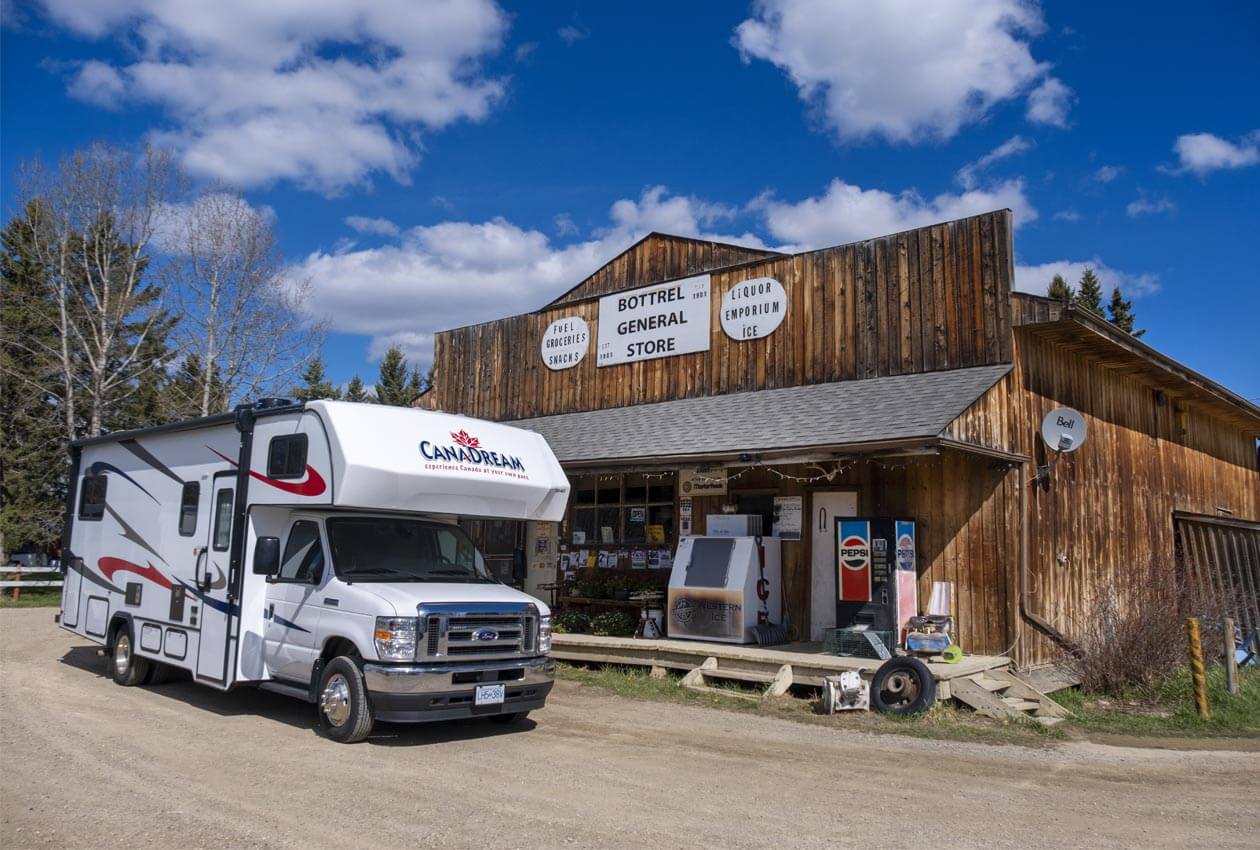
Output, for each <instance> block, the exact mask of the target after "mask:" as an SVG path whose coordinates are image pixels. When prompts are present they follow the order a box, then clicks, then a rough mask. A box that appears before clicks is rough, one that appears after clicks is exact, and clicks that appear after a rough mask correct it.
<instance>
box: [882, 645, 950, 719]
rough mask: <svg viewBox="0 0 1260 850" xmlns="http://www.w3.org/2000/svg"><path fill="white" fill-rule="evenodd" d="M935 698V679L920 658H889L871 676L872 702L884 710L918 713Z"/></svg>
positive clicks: (887, 712)
mask: <svg viewBox="0 0 1260 850" xmlns="http://www.w3.org/2000/svg"><path fill="white" fill-rule="evenodd" d="M935 699H936V680H935V679H933V678H932V671H930V670H928V668H927V665H926V664H924V663H923V662H922V661H920V660H919V659H917V658H910V657H909V656H905V657H901V658H890V659H889V660H888V661H885V662H884V664H883V665H882V666H881V667H880V668H879V669H878V670H876V671H875V678H873V679H872V680H871V706H872V707H873V708H874V709H875V710H876V711H879V712H883V713H884V714H917V713H919V712H921V711H927V710H928V709H929V708H930V707H931V706H932V702H933V701H934V700H935Z"/></svg>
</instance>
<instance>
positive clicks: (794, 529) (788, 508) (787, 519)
mask: <svg viewBox="0 0 1260 850" xmlns="http://www.w3.org/2000/svg"><path fill="white" fill-rule="evenodd" d="M802 499H803V497H801V496H775V497H774V532H773V533H774V536H775V537H778V538H780V539H783V540H800V539H801V502H802Z"/></svg>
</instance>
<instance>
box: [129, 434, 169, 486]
mask: <svg viewBox="0 0 1260 850" xmlns="http://www.w3.org/2000/svg"><path fill="white" fill-rule="evenodd" d="M118 444H119V445H120V446H122V447H123V448H124V449H126V450H127V451H129V452H131V453H132V454H133V455H135V456H136V457H138V458H140V459H141V460H142V461H144V462H145V463H147V464H148V465H149V466H151V467H153V468H154V469H156V470H157V471H158V472H160V473H162V474H163V475H165V476H166V477H167V478H169V479H171V480H172V481H174V482H175V483H176V484H179V485H180V486H183V484H184V480H183V479H182V478H180V477H179V476H178V475H176V474H175V473H174V472H172V471H171V469H170V467H168V466H167V465H166V464H164V463H162V461H160V460H158V459H157V458H156V457H154V456H153V454H152V453H151V452H150V451H149V450H148V449H146V448H145V447H144V446H142V445H140V444H139V443H137V442H136V441H135V440H120V441H119V442H118Z"/></svg>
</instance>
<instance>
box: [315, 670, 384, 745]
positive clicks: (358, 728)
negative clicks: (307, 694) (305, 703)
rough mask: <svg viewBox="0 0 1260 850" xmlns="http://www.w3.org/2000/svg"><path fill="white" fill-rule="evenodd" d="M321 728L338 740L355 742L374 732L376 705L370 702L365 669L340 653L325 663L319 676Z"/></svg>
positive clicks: (330, 736) (323, 731) (317, 707)
mask: <svg viewBox="0 0 1260 850" xmlns="http://www.w3.org/2000/svg"><path fill="white" fill-rule="evenodd" d="M316 711H317V712H318V714H319V731H320V732H322V733H323V734H324V735H326V736H327V737H329V738H331V739H333V740H334V741H339V742H341V743H343V744H353V743H355V742H356V741H362V740H363V739H364V738H366V737H367V736H368V734H369V733H371V731H372V706H371V705H370V704H369V703H368V695H367V685H366V684H364V681H363V671H362V670H360V669H359V665H357V664H355V663H354V660H353V659H351V658H349V657H347V656H345V655H338V656H337V657H336V658H334V659H333V660H332V661H329V662H328V663H327V664H325V665H324V669H323V671H322V672H321V673H320V677H319V699H318V701H317V703H316Z"/></svg>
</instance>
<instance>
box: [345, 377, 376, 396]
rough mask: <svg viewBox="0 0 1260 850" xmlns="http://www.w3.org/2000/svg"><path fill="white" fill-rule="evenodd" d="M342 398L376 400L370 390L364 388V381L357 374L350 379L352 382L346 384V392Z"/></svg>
mask: <svg viewBox="0 0 1260 850" xmlns="http://www.w3.org/2000/svg"><path fill="white" fill-rule="evenodd" d="M342 398H344V399H345V400H346V401H360V402H371V401H375V399H373V398H372V396H371V395H370V394H369V393H368V391H367V390H366V389H364V388H363V381H362V380H360V379H359V376H358V375H355V376H354V377H353V378H351V379H350V383H348V384H346V394H345V395H344V396H342Z"/></svg>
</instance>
